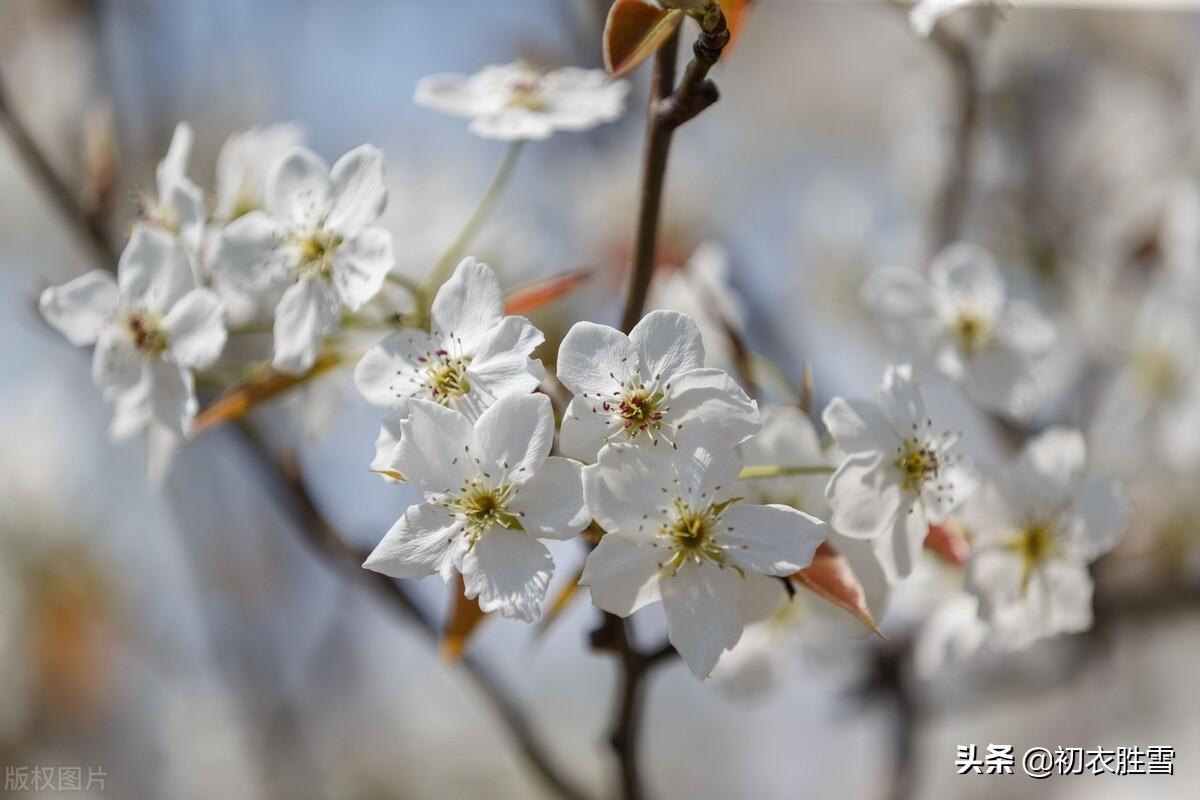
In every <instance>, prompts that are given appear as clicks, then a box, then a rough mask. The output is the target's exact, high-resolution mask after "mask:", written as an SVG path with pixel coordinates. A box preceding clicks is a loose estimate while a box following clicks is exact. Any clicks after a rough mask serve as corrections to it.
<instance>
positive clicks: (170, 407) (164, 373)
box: [146, 358, 198, 436]
mask: <svg viewBox="0 0 1200 800" xmlns="http://www.w3.org/2000/svg"><path fill="white" fill-rule="evenodd" d="M146 365H147V369H148V371H149V378H150V403H151V412H152V414H153V416H154V419H155V421H156V422H158V423H159V424H161V425H162V426H163V427H164V428H166V429H167V430H169V431H171V432H172V433H175V434H178V435H180V436H183V435H186V434H187V433H189V432H190V431H191V428H192V420H194V419H195V418H196V409H197V405H198V404H197V401H196V389H195V386H194V384H193V381H192V373H190V372H188V371H187V370H186V369H184V368H183V367H181V366H179V365H178V364H176V363H174V362H173V361H167V360H166V359H161V358H153V359H148V360H147V361H146Z"/></svg>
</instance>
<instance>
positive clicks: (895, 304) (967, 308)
mask: <svg viewBox="0 0 1200 800" xmlns="http://www.w3.org/2000/svg"><path fill="white" fill-rule="evenodd" d="M863 299H864V300H865V302H866V303H867V304H868V305H869V306H870V307H871V308H873V309H874V310H875V311H876V312H877V313H878V314H879V315H880V316H881V317H882V319H883V323H884V325H885V327H886V329H887V331H888V333H889V335H890V336H891V337H892V338H893V339H894V340H895V341H896V342H897V343H898V344H901V345H903V346H906V347H912V348H914V349H915V350H916V351H917V352H918V353H920V355H921V356H922V357H923V358H925V359H927V360H928V361H930V362H931V363H932V364H933V365H934V366H935V367H936V368H937V370H938V371H939V372H941V373H942V374H944V375H946V376H947V377H949V378H951V379H953V380H956V381H961V382H962V383H963V384H964V385H965V386H966V388H967V390H968V392H969V393H970V394H971V396H972V397H973V398H974V399H975V400H976V401H977V402H979V403H981V404H982V405H985V406H987V407H988V408H991V409H994V410H997V411H1002V412H1005V413H1007V414H1011V415H1014V416H1018V417H1022V416H1026V415H1028V414H1029V413H1031V412H1032V411H1033V409H1034V407H1035V406H1036V404H1037V402H1038V399H1039V398H1038V394H1039V393H1038V386H1037V383H1036V381H1035V380H1034V373H1033V368H1034V362H1035V361H1036V360H1037V359H1039V358H1040V357H1042V356H1044V355H1046V354H1047V353H1048V352H1049V351H1050V349H1051V348H1052V347H1053V346H1054V342H1055V331H1054V326H1053V325H1052V324H1051V323H1050V321H1049V320H1048V319H1046V317H1045V316H1043V314H1042V313H1041V312H1040V311H1039V310H1038V309H1037V308H1036V307H1035V306H1034V305H1033V304H1031V303H1028V302H1026V301H1024V300H1019V299H1013V298H1010V297H1009V296H1008V292H1007V289H1006V288H1005V285H1004V278H1003V276H1002V275H1001V274H1000V270H999V269H998V268H997V266H996V264H995V261H994V260H993V259H992V257H991V255H989V254H988V253H987V251H985V250H983V249H982V248H979V247H976V246H974V245H969V244H954V245H951V246H950V247H948V248H946V249H945V250H944V251H942V253H941V254H940V255H939V256H938V257H937V258H936V259H935V260H934V262H933V265H932V266H931V267H930V270H929V277H925V276H924V275H922V274H920V273H919V272H914V271H913V270H908V269H900V268H885V269H880V270H876V271H875V272H874V273H873V274H872V275H871V276H870V278H868V279H867V282H866V284H864V286H863Z"/></svg>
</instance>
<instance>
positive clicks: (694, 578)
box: [661, 561, 744, 679]
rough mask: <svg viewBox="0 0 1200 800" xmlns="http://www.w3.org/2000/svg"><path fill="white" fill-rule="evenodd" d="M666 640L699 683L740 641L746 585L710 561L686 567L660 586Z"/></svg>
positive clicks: (735, 575)
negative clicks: (723, 653)
mask: <svg viewBox="0 0 1200 800" xmlns="http://www.w3.org/2000/svg"><path fill="white" fill-rule="evenodd" d="M661 590H662V599H663V609H664V610H665V611H666V612H667V638H668V639H669V640H670V642H671V644H672V645H674V646H675V649H676V650H678V651H679V655H680V656H682V658H683V661H684V663H685V664H687V665H688V669H690V670H691V671H692V674H693V675H695V676H696V677H697V678H700V679H704V678H707V677H708V675H709V673H710V672H712V670H713V667H715V666H716V665H717V659H718V658H720V656H721V653H722V651H724V650H728V649H730V648H731V647H733V646H734V645H735V644H737V642H738V639H740V638H741V636H742V615H741V607H740V603H741V598H742V593H743V591H744V587H743V586H742V579H741V578H739V577H738V575H737V573H735V572H734V571H733V570H731V569H720V568H718V567H717V566H715V565H714V564H712V562H710V561H702V562H701V563H699V564H688V565H687V566H685V567H684V568H683V569H681V570H679V572H677V573H676V574H675V575H673V576H671V577H669V578H665V579H663V580H662V582H661Z"/></svg>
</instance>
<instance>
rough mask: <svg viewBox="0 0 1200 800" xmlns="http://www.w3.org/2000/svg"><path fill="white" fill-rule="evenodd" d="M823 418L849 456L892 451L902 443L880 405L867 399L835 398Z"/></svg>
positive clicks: (839, 445) (838, 443)
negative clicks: (851, 454)
mask: <svg viewBox="0 0 1200 800" xmlns="http://www.w3.org/2000/svg"><path fill="white" fill-rule="evenodd" d="M821 419H822V420H823V421H824V422H825V427H826V428H828V429H829V434H830V435H831V436H833V440H834V441H835V442H837V446H838V448H840V449H841V450H842V451H844V452H846V453H864V452H868V451H872V450H882V451H884V452H890V451H892V450H894V449H895V447H896V445H897V443H898V439H897V436H896V433H895V432H894V431H893V430H892V428H891V426H890V425H889V424H888V421H887V420H886V419H885V418H884V416H883V412H882V411H881V410H880V409H879V406H878V405H876V404H875V403H871V402H869V401H867V400H847V399H845V398H843V397H835V398H833V399H832V400H830V401H829V405H827V406H826V407H825V411H824V412H822V414H821Z"/></svg>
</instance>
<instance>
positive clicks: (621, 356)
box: [558, 311, 759, 461]
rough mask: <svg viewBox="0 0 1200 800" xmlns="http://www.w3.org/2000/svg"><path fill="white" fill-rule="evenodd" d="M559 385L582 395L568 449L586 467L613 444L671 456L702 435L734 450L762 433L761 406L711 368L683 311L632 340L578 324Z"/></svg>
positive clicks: (657, 320)
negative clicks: (723, 441)
mask: <svg viewBox="0 0 1200 800" xmlns="http://www.w3.org/2000/svg"><path fill="white" fill-rule="evenodd" d="M558 379H559V381H561V382H562V384H563V385H564V386H566V387H567V388H568V389H570V390H571V392H572V393H574V395H575V398H574V399H573V400H572V401H571V404H570V406H569V407H568V408H567V412H566V414H565V415H564V417H563V422H562V437H561V441H560V446H561V447H562V450H563V452H564V453H566V454H567V455H569V456H572V457H574V458H578V459H580V460H582V461H592V460H594V459H595V457H596V453H597V452H598V451H599V450H600V448H601V447H603V446H604V445H605V444H607V443H610V442H612V443H617V442H626V443H633V444H639V445H645V446H654V447H665V448H667V449H670V448H673V447H676V446H677V445H681V444H682V442H683V441H684V439H683V438H681V437H687V436H688V433H689V432H695V433H696V435H697V436H701V437H708V436H711V435H720V436H723V437H724V438H725V439H726V440H727V442H728V445H729V446H730V447H733V446H734V445H737V444H739V443H740V442H742V441H745V439H746V438H747V437H749V436H751V435H752V434H753V433H754V432H755V431H756V430H758V425H759V420H758V405H757V404H756V403H755V402H754V401H753V400H751V399H750V398H749V397H747V396H746V393H745V392H744V391H743V390H742V388H741V387H740V386H738V385H737V383H736V382H735V381H734V380H733V379H732V378H730V377H729V376H728V375H727V374H725V373H724V372H722V371H721V370H719V369H706V368H704V345H703V344H702V343H701V340H700V330H699V328H697V327H696V323H695V322H694V321H693V320H692V318H691V317H688V316H686V315H684V314H680V313H678V312H675V311H651V312H650V313H649V314H647V315H646V316H645V317H643V318H642V321H641V322H639V323H638V324H637V326H636V327H635V328H634V329H633V331H632V332H631V333H630V334H629V335H628V336H626V335H625V334H623V333H621V332H620V331H618V330H616V329H614V328H610V327H608V326H607V325H597V324H595V323H592V322H577V323H575V325H573V326H572V327H571V330H570V331H568V332H567V335H566V336H565V337H564V338H563V341H562V345H561V346H560V347H559V349H558Z"/></svg>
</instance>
